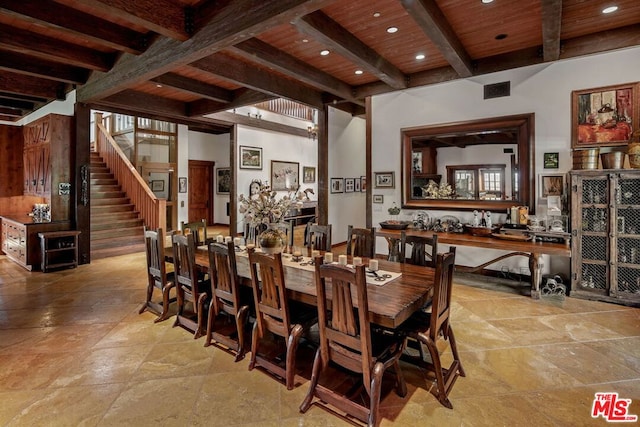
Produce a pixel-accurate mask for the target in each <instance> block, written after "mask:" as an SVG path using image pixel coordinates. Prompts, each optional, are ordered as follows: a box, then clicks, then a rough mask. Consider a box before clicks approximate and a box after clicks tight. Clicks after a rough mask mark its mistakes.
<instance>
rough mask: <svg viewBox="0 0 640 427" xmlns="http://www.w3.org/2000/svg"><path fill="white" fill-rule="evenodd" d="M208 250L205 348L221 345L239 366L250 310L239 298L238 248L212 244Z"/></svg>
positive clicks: (230, 244)
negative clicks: (236, 249) (228, 350)
mask: <svg viewBox="0 0 640 427" xmlns="http://www.w3.org/2000/svg"><path fill="white" fill-rule="evenodd" d="M208 249H209V277H210V280H211V304H210V305H209V314H208V316H207V335H206V339H205V342H204V346H205V347H207V346H209V345H211V343H212V342H213V341H215V342H217V343H221V344H223V345H225V346H227V347H228V348H230V349H231V350H233V351H234V352H235V354H236V359H235V361H236V362H238V361H239V360H242V359H243V358H244V355H245V351H246V347H245V344H246V339H245V326H246V324H247V316H248V314H249V306H248V305H243V304H242V301H241V297H240V285H239V280H238V269H237V267H236V252H235V247H234V245H233V242H227V243H226V244H225V243H209V246H208Z"/></svg>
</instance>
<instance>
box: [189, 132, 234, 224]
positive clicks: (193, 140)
mask: <svg viewBox="0 0 640 427" xmlns="http://www.w3.org/2000/svg"><path fill="white" fill-rule="evenodd" d="M230 143H231V140H230V135H229V134H228V133H226V134H222V135H212V134H208V133H202V132H192V131H189V160H207V161H210V162H215V163H216V164H215V171H214V177H213V180H212V185H213V192H214V195H213V205H214V209H213V221H214V223H216V224H229V215H227V203H229V195H228V194H218V191H217V185H218V183H217V181H216V178H215V177H216V176H217V171H218V168H228V167H229V149H230ZM188 171H189V169H188V167H187V170H186V171H184V172H181V176H188Z"/></svg>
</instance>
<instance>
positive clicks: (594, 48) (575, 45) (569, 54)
mask: <svg viewBox="0 0 640 427" xmlns="http://www.w3.org/2000/svg"><path fill="white" fill-rule="evenodd" d="M638 45H640V24H634V25H628V26H626V27H621V28H618V29H615V30H609V31H603V32H600V33H594V34H590V35H588V36H582V37H576V38H573V39H568V40H563V41H562V46H561V51H560V59H567V58H574V57H576V56H584V55H593V54H595V53H601V52H605V51H608V50H615V49H624V48H628V47H633V46H638Z"/></svg>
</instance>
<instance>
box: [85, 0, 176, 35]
mask: <svg viewBox="0 0 640 427" xmlns="http://www.w3.org/2000/svg"><path fill="white" fill-rule="evenodd" d="M82 3H83V4H86V5H88V6H90V7H91V8H92V9H93V10H95V11H97V12H99V13H100V14H101V15H102V16H115V17H117V18H119V19H124V20H126V21H128V22H130V23H132V24H134V25H137V26H141V27H144V28H147V29H149V30H151V31H153V32H156V33H158V34H162V35H163V36H166V37H169V38H171V39H175V40H180V41H185V40H187V39H188V38H189V33H188V32H187V24H188V22H187V20H186V19H187V13H186V12H185V8H184V7H182V6H181V5H180V2H176V1H171V0H135V1H131V0H82Z"/></svg>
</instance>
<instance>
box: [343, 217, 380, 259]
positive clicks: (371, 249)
mask: <svg viewBox="0 0 640 427" xmlns="http://www.w3.org/2000/svg"><path fill="white" fill-rule="evenodd" d="M375 251H376V229H375V228H355V227H353V226H352V225H350V226H349V227H348V228H347V255H353V256H359V257H367V258H373V257H374V256H375Z"/></svg>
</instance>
